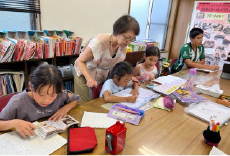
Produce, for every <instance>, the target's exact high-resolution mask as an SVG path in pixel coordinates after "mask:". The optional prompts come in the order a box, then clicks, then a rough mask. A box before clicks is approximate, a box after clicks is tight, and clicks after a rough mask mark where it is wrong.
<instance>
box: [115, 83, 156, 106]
mask: <svg viewBox="0 0 230 156" xmlns="http://www.w3.org/2000/svg"><path fill="white" fill-rule="evenodd" d="M131 91H132V88H126V89H124V90H122V91H120V92H117V93H115V94H113V95H115V96H121V97H127V96H131V95H132V94H130V92H131ZM159 96H160V94H158V93H156V92H153V91H152V90H149V89H144V88H142V87H139V95H138V98H137V99H136V102H135V103H130V102H121V104H123V105H125V106H128V107H131V108H139V107H141V106H143V105H145V104H146V103H148V102H150V101H151V100H153V99H155V98H157V97H159Z"/></svg>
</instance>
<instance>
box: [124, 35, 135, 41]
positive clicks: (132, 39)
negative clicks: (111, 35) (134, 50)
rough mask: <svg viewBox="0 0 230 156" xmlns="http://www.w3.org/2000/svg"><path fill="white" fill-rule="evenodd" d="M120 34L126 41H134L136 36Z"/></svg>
mask: <svg viewBox="0 0 230 156" xmlns="http://www.w3.org/2000/svg"><path fill="white" fill-rule="evenodd" d="M122 35H123V37H124V38H125V40H126V41H130V42H133V41H136V37H134V38H130V37H126V36H125V35H124V34H122Z"/></svg>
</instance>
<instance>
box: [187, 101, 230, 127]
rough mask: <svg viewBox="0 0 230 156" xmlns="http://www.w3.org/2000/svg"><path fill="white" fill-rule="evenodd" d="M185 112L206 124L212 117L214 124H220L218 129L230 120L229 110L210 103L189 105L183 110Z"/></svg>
mask: <svg viewBox="0 0 230 156" xmlns="http://www.w3.org/2000/svg"><path fill="white" fill-rule="evenodd" d="M185 112H187V113H188V114H190V115H193V116H195V117H197V118H200V119H202V120H204V121H206V122H209V121H210V118H211V117H213V118H214V120H215V121H216V122H219V123H220V125H219V126H220V127H221V126H222V125H223V124H224V123H225V122H226V121H228V120H229V118H230V108H228V107H225V106H223V105H220V104H217V103H214V102H211V101H202V102H200V103H196V104H191V105H189V106H188V107H187V108H185Z"/></svg>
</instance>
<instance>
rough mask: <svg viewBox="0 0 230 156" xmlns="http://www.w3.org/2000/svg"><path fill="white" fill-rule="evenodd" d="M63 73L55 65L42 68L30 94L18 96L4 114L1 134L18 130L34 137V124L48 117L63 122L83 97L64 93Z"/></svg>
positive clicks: (34, 77) (0, 119) (32, 79)
mask: <svg viewBox="0 0 230 156" xmlns="http://www.w3.org/2000/svg"><path fill="white" fill-rule="evenodd" d="M62 87H63V80H62V75H61V72H60V70H59V69H58V68H57V67H54V66H52V65H42V66H38V67H37V68H36V69H35V70H34V71H33V72H32V73H31V75H30V80H29V90H28V91H27V90H24V91H23V92H21V93H19V94H17V95H14V96H13V97H12V98H11V99H10V101H9V102H8V104H7V105H6V107H5V108H3V110H2V111H1V112H0V131H5V130H8V129H11V128H15V129H16V130H17V131H18V132H19V133H20V135H21V136H23V137H24V138H26V137H27V136H32V135H34V129H35V128H36V127H35V126H34V125H33V124H32V123H31V121H36V120H38V119H40V118H44V117H48V116H51V117H50V118H49V120H51V121H56V120H60V119H61V118H63V117H65V116H66V115H67V113H68V112H69V111H70V110H71V109H72V108H74V107H75V106H76V105H77V103H78V101H79V99H80V97H79V96H78V95H76V94H73V93H71V92H69V91H63V90H62Z"/></svg>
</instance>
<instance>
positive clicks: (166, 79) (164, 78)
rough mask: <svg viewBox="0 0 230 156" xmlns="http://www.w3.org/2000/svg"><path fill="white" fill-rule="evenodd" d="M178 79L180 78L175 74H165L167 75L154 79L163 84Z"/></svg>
mask: <svg viewBox="0 0 230 156" xmlns="http://www.w3.org/2000/svg"><path fill="white" fill-rule="evenodd" d="M178 80H181V78H179V77H176V76H172V75H167V76H161V77H158V78H157V79H155V80H154V81H155V82H159V83H161V84H162V85H163V84H168V83H172V82H173V81H178Z"/></svg>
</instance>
